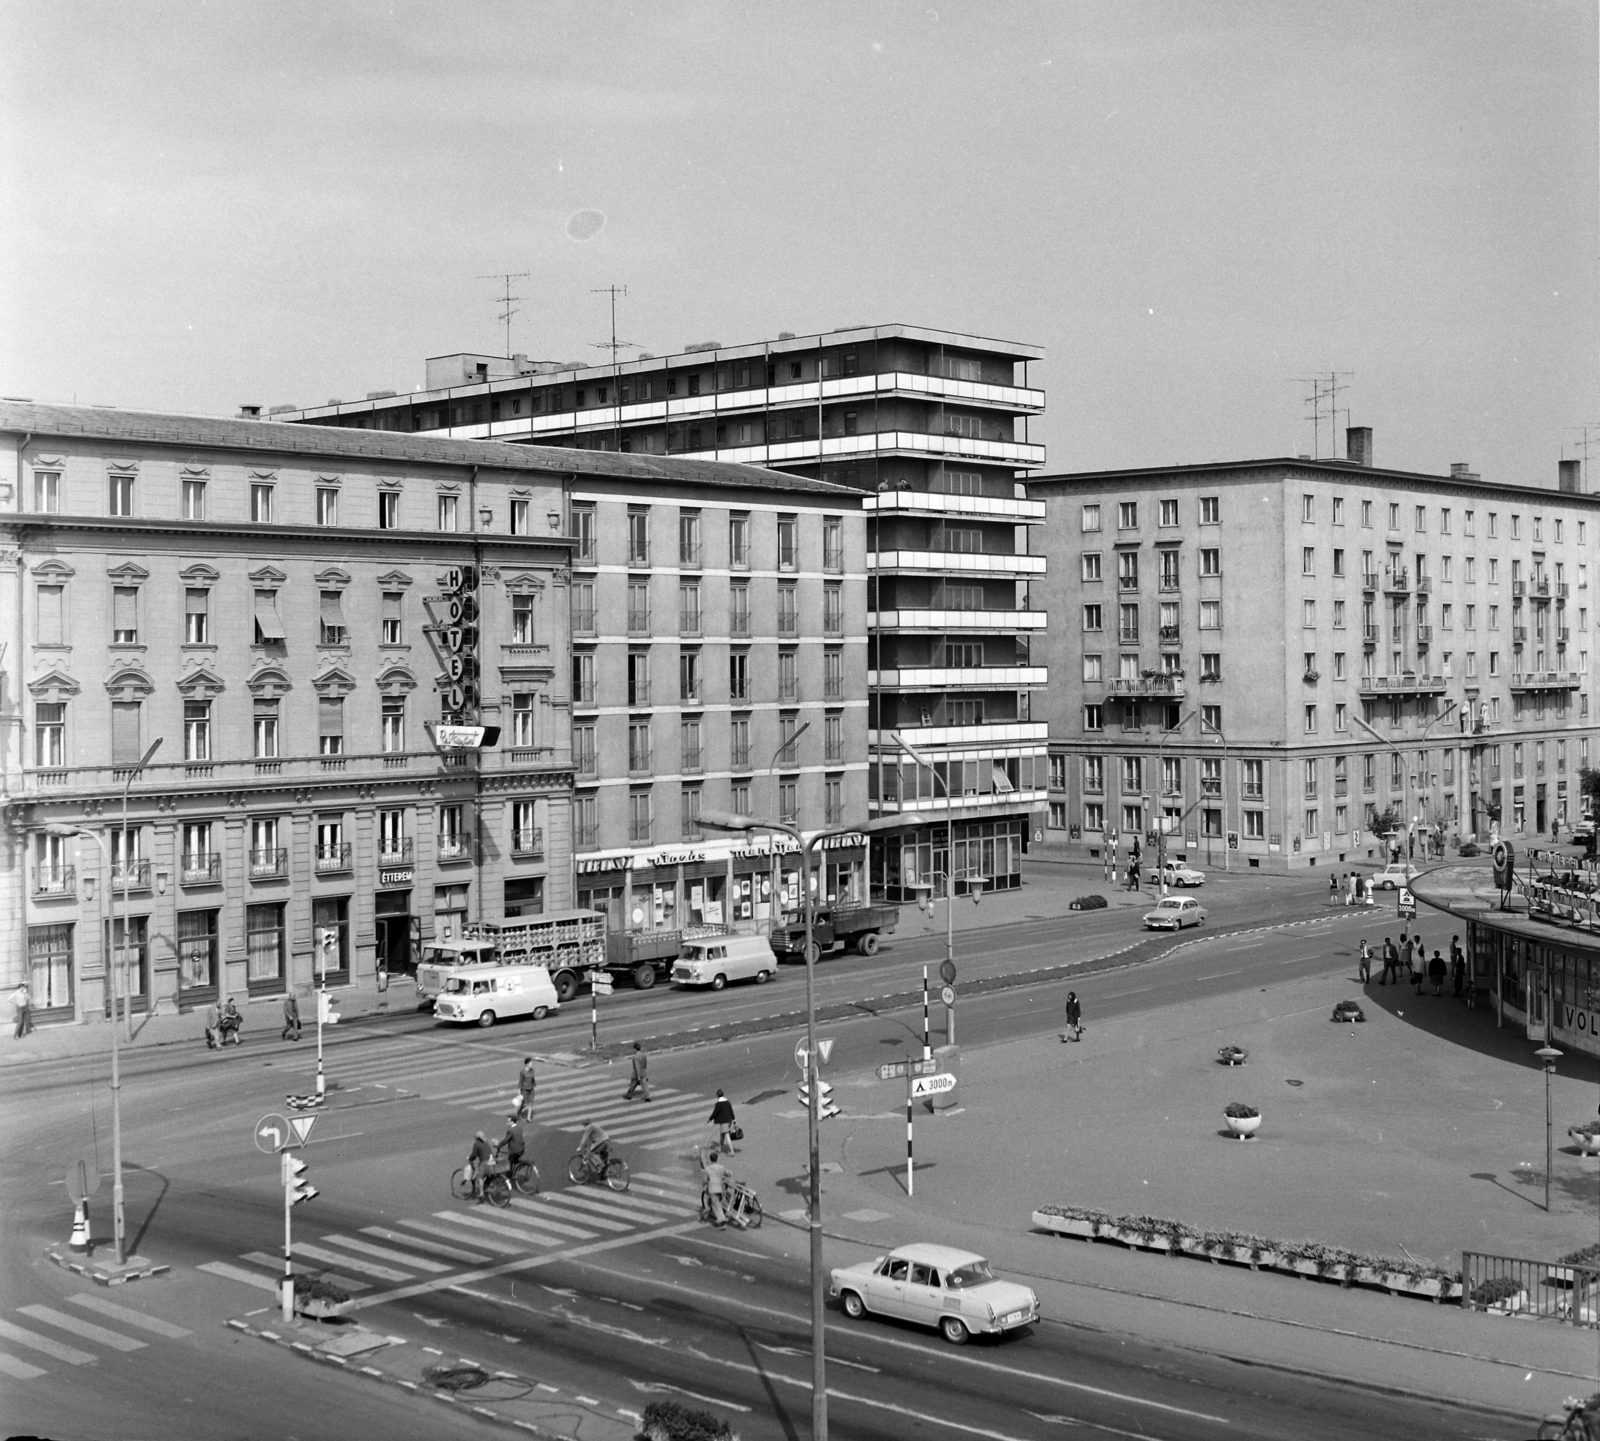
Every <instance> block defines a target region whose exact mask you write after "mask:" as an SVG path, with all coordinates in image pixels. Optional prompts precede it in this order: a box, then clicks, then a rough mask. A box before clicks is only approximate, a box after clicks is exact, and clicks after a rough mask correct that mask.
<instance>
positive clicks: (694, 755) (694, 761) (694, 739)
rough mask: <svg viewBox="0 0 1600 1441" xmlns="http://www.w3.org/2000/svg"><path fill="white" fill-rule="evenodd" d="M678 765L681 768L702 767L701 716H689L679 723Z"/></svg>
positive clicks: (687, 769)
mask: <svg viewBox="0 0 1600 1441" xmlns="http://www.w3.org/2000/svg"><path fill="white" fill-rule="evenodd" d="M678 765H679V768H680V769H681V770H685V771H697V770H699V769H700V718H699V717H698V716H689V717H688V718H687V719H685V720H683V721H680V722H679V723H678Z"/></svg>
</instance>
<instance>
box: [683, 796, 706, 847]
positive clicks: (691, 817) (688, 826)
mask: <svg viewBox="0 0 1600 1441" xmlns="http://www.w3.org/2000/svg"><path fill="white" fill-rule="evenodd" d="M678 816H679V822H680V824H679V835H680V837H681V839H683V840H686V841H698V840H700V839H702V837H703V836H704V834H705V832H704V831H702V830H701V829H700V787H699V786H684V787H683V789H682V790H681V791H679V792H678Z"/></svg>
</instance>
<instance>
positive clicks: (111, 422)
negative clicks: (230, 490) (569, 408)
mask: <svg viewBox="0 0 1600 1441" xmlns="http://www.w3.org/2000/svg"><path fill="white" fill-rule="evenodd" d="M0 431H7V432H12V433H15V434H19V435H22V434H31V435H34V436H38V437H47V436H50V437H54V436H59V437H63V438H66V437H85V438H88V439H92V440H105V441H142V442H144V443H146V444H152V445H169V446H177V447H180V448H181V447H185V446H192V447H195V448H205V449H213V450H216V449H220V450H250V451H260V452H266V453H271V454H277V455H303V456H328V457H330V458H341V457H342V458H347V459H361V460H366V461H393V462H409V463H412V464H416V465H477V466H485V467H489V468H492V469H496V470H522V471H537V472H541V473H544V474H553V475H557V476H560V475H571V476H574V477H576V478H579V479H588V480H591V481H595V480H615V481H623V482H628V481H632V482H637V483H641V484H652V483H655V484H666V485H673V484H677V485H716V486H726V487H728V488H729V489H754V490H789V491H804V492H808V493H814V494H823V495H837V496H840V497H845V496H851V497H856V498H858V499H859V497H860V495H861V494H862V492H861V491H859V490H856V489H854V488H852V487H850V486H845V485H835V484H833V483H832V482H831V481H824V480H814V479H811V478H810V477H808V476H803V475H789V474H785V473H783V472H781V471H776V470H766V469H764V468H763V467H761V466H756V465H733V464H730V463H729V462H727V461H720V460H679V459H673V458H672V457H670V456H655V455H623V454H620V453H619V452H616V451H606V450H570V449H567V448H566V447H565V446H552V445H505V444H503V443H502V442H500V441H496V440H436V439H431V438H428V437H426V436H417V435H399V434H396V433H395V432H393V431H384V430H352V429H344V428H342V427H336V426H322V425H315V426H313V425H281V424H274V423H272V422H270V421H265V420H224V419H220V418H218V417H216V416H209V415H167V414H164V413H162V412H159V411H149V410H115V409H110V408H105V407H101V406H86V405H38V404H35V403H33V402H32V401H18V400H0Z"/></svg>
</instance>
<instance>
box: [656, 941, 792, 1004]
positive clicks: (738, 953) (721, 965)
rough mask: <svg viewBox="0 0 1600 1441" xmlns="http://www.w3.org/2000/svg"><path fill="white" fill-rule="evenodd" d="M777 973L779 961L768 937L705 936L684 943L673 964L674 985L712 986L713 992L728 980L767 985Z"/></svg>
mask: <svg viewBox="0 0 1600 1441" xmlns="http://www.w3.org/2000/svg"><path fill="white" fill-rule="evenodd" d="M777 971H778V962H777V959H776V957H774V956H773V954H772V947H771V946H770V945H769V944H768V943H767V938H766V937H765V936H705V937H698V938H696V939H694V940H690V941H685V942H684V943H683V949H682V951H681V952H680V953H679V955H678V959H677V960H676V961H675V962H673V966H672V984H673V985H675V986H710V987H711V989H712V990H714V991H720V990H721V989H722V988H723V987H724V986H725V985H727V984H728V982H729V981H754V982H755V983H756V984H757V985H758V986H764V985H765V984H766V983H767V981H768V979H769V978H770V977H772V976H774V975H776V974H777Z"/></svg>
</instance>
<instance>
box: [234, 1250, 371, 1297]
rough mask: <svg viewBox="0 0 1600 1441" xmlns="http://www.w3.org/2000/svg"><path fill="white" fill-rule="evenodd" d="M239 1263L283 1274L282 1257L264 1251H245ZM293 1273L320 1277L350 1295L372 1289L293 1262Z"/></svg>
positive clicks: (367, 1285) (346, 1277)
mask: <svg viewBox="0 0 1600 1441" xmlns="http://www.w3.org/2000/svg"><path fill="white" fill-rule="evenodd" d="M239 1259H240V1260H241V1261H254V1262H255V1263H256V1265H258V1266H265V1267H266V1268H267V1270H269V1271H271V1272H273V1273H274V1274H276V1275H278V1276H282V1274H283V1257H282V1256H269V1255H268V1254H267V1253H266V1252H265V1251H246V1252H245V1253H244V1254H243V1255H242V1256H240V1257H239ZM295 1271H296V1272H297V1273H298V1274H300V1275H311V1276H315V1275H320V1276H321V1277H322V1278H323V1280H325V1281H332V1282H333V1283H334V1285H336V1286H339V1287H341V1288H342V1289H343V1290H346V1291H349V1292H350V1293H351V1294H352V1295H354V1294H355V1292H357V1291H370V1290H371V1289H372V1287H371V1285H369V1284H368V1283H367V1282H366V1281H357V1280H355V1279H354V1278H353V1277H350V1276H345V1275H341V1274H340V1273H339V1272H337V1271H323V1270H322V1268H321V1267H319V1266H302V1265H301V1264H300V1263H299V1262H298V1261H296V1262H295Z"/></svg>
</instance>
